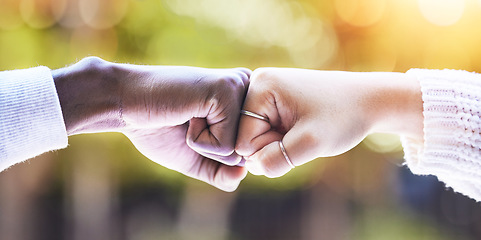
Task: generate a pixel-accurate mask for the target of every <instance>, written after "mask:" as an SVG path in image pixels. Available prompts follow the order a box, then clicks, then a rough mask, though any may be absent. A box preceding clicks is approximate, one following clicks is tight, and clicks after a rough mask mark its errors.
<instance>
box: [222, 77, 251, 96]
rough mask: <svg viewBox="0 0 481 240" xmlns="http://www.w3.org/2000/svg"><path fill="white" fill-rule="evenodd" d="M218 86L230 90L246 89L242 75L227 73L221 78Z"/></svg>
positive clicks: (241, 90) (240, 90)
mask: <svg viewBox="0 0 481 240" xmlns="http://www.w3.org/2000/svg"><path fill="white" fill-rule="evenodd" d="M217 82H218V87H220V89H223V90H225V91H228V92H234V93H236V92H243V91H244V90H245V86H244V82H243V81H242V78H241V76H240V75H237V74H232V75H225V76H223V77H221V78H219V80H218V81H217Z"/></svg>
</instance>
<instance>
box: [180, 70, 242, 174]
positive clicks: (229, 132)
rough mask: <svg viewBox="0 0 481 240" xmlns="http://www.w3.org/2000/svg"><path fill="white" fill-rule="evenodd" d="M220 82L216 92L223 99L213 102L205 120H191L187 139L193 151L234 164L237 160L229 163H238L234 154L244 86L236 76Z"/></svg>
mask: <svg viewBox="0 0 481 240" xmlns="http://www.w3.org/2000/svg"><path fill="white" fill-rule="evenodd" d="M221 83H222V84H221V85H219V86H218V87H219V88H217V89H216V91H219V92H221V93H222V94H223V96H224V97H222V98H219V99H216V101H212V104H211V105H210V106H209V107H208V108H207V112H206V117H205V118H192V119H191V120H190V125H189V128H188V131H187V135H186V140H187V144H188V145H189V146H190V147H191V148H192V149H194V150H195V151H197V152H199V153H208V154H213V155H216V156H225V157H228V158H223V160H224V161H226V163H227V164H228V165H235V164H237V163H238V161H231V160H232V159H234V160H237V158H236V157H235V155H233V153H234V147H235V140H236V137H237V128H238V123H239V115H240V108H241V105H242V102H243V100H244V94H245V87H244V84H243V83H241V79H240V78H239V77H234V78H227V79H224V80H223V81H221ZM226 92H227V93H230V94H225V93H226ZM215 159H218V158H215Z"/></svg>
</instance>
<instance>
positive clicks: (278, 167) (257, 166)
mask: <svg viewBox="0 0 481 240" xmlns="http://www.w3.org/2000/svg"><path fill="white" fill-rule="evenodd" d="M299 128H300V127H297V126H296V127H294V128H293V129H291V130H290V131H289V132H288V133H287V134H286V135H285V136H284V138H283V140H282V142H283V144H284V147H285V150H286V153H287V155H288V157H289V159H290V161H291V162H292V163H293V164H294V166H299V165H302V164H304V163H306V162H308V161H310V160H312V159H314V158H316V157H317V156H318V154H317V152H318V148H319V144H318V142H319V141H318V140H317V138H316V137H315V136H314V135H312V134H311V133H310V132H309V131H300V130H299ZM250 161H252V162H250ZM246 168H247V169H248V170H249V171H252V172H253V173H255V174H258V175H265V176H267V177H271V178H273V177H280V176H282V175H284V174H286V173H287V172H289V171H290V170H291V169H292V167H291V166H290V165H289V163H288V162H287V160H286V158H285V157H284V154H283V153H282V151H281V148H280V146H279V142H278V141H275V142H271V143H269V144H267V145H266V146H265V147H263V148H262V149H260V150H259V151H257V152H256V153H254V154H253V155H251V156H250V157H249V158H248V160H247V163H246Z"/></svg>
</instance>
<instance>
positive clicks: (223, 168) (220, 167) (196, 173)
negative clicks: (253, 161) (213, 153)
mask: <svg viewBox="0 0 481 240" xmlns="http://www.w3.org/2000/svg"><path fill="white" fill-rule="evenodd" d="M189 174H190V175H191V176H192V177H194V178H197V179H199V180H201V181H204V182H207V183H209V184H211V185H213V186H214V187H217V188H219V189H221V190H223V191H226V192H232V191H234V190H236V189H237V187H238V186H239V184H240V182H241V181H242V180H243V179H244V178H245V177H246V175H247V170H246V169H245V168H244V167H238V166H227V165H224V164H222V163H219V162H216V161H212V160H210V159H207V158H203V159H202V161H200V162H199V163H198V164H197V165H196V167H195V168H193V169H192V170H191V172H190V173H189Z"/></svg>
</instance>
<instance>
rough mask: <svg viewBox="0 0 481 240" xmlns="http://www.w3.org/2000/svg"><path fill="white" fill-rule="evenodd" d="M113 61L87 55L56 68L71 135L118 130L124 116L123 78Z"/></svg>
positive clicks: (60, 97)
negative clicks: (71, 63)
mask: <svg viewBox="0 0 481 240" xmlns="http://www.w3.org/2000/svg"><path fill="white" fill-rule="evenodd" d="M115 74H116V73H115V71H114V68H113V64H111V63H109V62H106V61H103V60H101V59H98V58H86V59H83V60H82V61H80V62H78V63H77V64H74V65H72V66H69V67H66V68H61V69H57V70H53V71H52V76H53V78H54V82H55V87H56V89H57V93H58V97H59V100H60V105H61V108H62V114H63V117H64V121H65V126H66V129H67V133H68V135H74V134H81V133H95V132H107V131H118V130H120V129H121V128H122V127H123V126H124V123H123V121H122V116H121V108H122V107H121V105H122V101H121V87H120V80H119V78H118V77H116V76H115Z"/></svg>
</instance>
